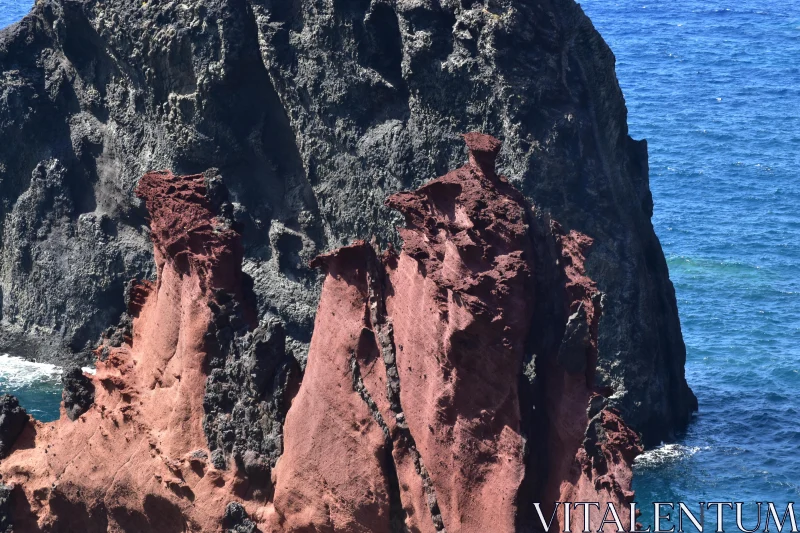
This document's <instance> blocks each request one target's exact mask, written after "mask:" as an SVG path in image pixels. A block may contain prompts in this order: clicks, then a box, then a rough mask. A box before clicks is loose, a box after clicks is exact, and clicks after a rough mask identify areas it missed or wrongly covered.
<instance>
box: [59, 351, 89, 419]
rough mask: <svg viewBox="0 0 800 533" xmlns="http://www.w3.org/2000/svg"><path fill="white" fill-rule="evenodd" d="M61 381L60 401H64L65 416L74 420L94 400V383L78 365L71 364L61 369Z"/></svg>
mask: <svg viewBox="0 0 800 533" xmlns="http://www.w3.org/2000/svg"><path fill="white" fill-rule="evenodd" d="M61 383H62V384H63V385H64V390H63V391H62V393H61V401H62V402H64V410H65V411H66V412H67V418H69V419H70V420H75V419H77V418H78V417H79V416H81V415H82V414H83V413H85V412H86V410H87V409H89V407H91V405H92V403H93V402H94V384H93V383H92V380H90V379H89V378H88V377H86V376H85V375H84V373H83V370H81V367H80V366H78V365H71V366H68V367H67V368H65V369H64V370H63V372H62V374H61Z"/></svg>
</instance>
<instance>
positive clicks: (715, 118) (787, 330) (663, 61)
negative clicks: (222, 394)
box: [0, 0, 800, 523]
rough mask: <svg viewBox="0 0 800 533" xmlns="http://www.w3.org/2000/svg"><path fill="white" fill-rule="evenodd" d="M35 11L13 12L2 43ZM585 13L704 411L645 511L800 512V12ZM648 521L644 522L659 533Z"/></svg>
mask: <svg viewBox="0 0 800 533" xmlns="http://www.w3.org/2000/svg"><path fill="white" fill-rule="evenodd" d="M30 5H31V2H25V1H24V2H20V1H18V0H0V27H3V26H6V25H8V24H10V23H11V22H14V21H15V20H18V19H20V18H21V17H22V16H23V15H24V14H25V13H26V12H27V11H28V9H29V8H30ZM582 6H583V8H584V10H585V11H586V12H587V14H588V15H589V16H590V17H591V19H592V20H593V22H594V24H595V26H596V27H597V29H598V30H599V31H600V33H601V34H602V35H603V37H604V38H605V39H606V41H607V42H608V43H609V45H610V46H611V48H612V50H613V51H614V53H615V55H616V57H617V75H618V77H619V80H620V84H621V86H622V89H623V91H624V93H625V97H626V101H627V105H628V110H629V116H628V121H629V124H630V132H631V135H632V136H633V137H634V138H636V139H642V138H646V139H647V140H648V143H649V150H650V169H651V171H650V181H651V188H652V190H653V197H654V200H655V215H654V217H653V223H654V225H655V228H656V232H657V233H658V235H659V237H660V238H661V242H662V245H663V247H664V251H665V253H666V255H667V259H668V263H669V268H670V273H671V277H672V280H673V282H674V284H675V289H676V292H677V296H678V305H679V307H680V315H681V322H682V327H683V334H684V338H685V341H686V347H687V351H688V357H687V365H686V372H687V378H688V380H689V383H690V385H691V386H692V388H693V389H694V391H695V393H696V394H697V396H698V399H699V401H700V413H699V414H698V416H697V417H696V418H695V420H694V422H693V423H692V425H691V426H690V427H689V430H688V431H687V433H686V434H685V435H683V436H682V437H681V438H680V439H679V441H678V442H677V443H672V444H667V445H665V446H662V447H659V448H656V449H654V450H650V451H648V452H647V453H646V454H645V455H644V456H642V457H641V458H640V459H639V460H637V463H636V475H635V480H634V485H635V487H634V488H635V489H636V492H637V497H636V500H637V501H638V502H640V504H647V505H649V504H650V502H653V501H664V502H677V501H685V502H698V501H744V502H751V501H774V502H784V503H785V502H788V501H793V500H795V499H797V497H798V495H800V478H799V477H798V476H797V472H798V471H800V427H799V426H798V424H797V418H798V412H800V402H798V400H797V393H796V391H797V390H798V386H799V385H800V278H799V277H798V276H797V268H798V265H800V239H799V238H798V237H800V215H799V214H798V212H799V210H798V205H800V179H798V170H797V169H798V168H800V63H799V62H798V59H797V58H800V0H788V1H785V2H781V3H778V2H763V1H757V0H739V1H737V2H723V1H719V0H716V1H703V2H701V1H696V0H671V1H661V2H642V1H633V0H624V1H618V2H613V1H608V0H586V1H584V2H582ZM12 363H13V364H12ZM22 364H23V363H22V362H21V361H19V360H15V359H14V358H8V357H7V356H0V390H13V391H14V392H16V393H18V394H20V396H21V397H22V402H23V404H25V406H26V407H27V408H29V410H30V411H31V412H33V413H34V414H35V415H43V416H42V417H43V418H46V419H47V418H52V417H54V416H57V412H55V413H54V412H53V409H52V408H50V411H49V414H47V413H48V408H47V407H46V403H47V401H51V402H52V401H54V398H55V401H56V405H57V396H58V391H57V376H58V374H59V372H56V371H55V370H53V369H49V367H48V366H45V367H38V370H35V371H32V370H31V368H28V367H22V366H20V365H22ZM21 370H24V372H25V373H26V374H25V376H27V377H26V378H25V379H21V378H20V374H19V372H20V371H21ZM31 376H34V377H35V379H32V378H31ZM48 384H49V385H48ZM26 394H28V396H27V397H26ZM48 394H49V395H51V396H52V395H55V397H54V398H52V397H48V396H47V395H48ZM42 402H44V403H42ZM43 405H44V406H45V407H42V406H43ZM56 409H57V408H56ZM745 509H746V511H745V519H746V520H747V519H748V514H747V513H748V509H750V507H746V508H745ZM643 511H644V516H643V517H642V522H644V523H648V522H650V523H652V522H651V520H652V516H651V512H650V511H649V510H648V509H647V508H644V509H643ZM752 514H754V513H752ZM749 518H753V517H749Z"/></svg>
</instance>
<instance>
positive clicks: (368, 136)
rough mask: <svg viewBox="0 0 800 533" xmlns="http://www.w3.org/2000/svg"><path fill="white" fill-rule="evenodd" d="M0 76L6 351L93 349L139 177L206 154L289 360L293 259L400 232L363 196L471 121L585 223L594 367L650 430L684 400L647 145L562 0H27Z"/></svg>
mask: <svg viewBox="0 0 800 533" xmlns="http://www.w3.org/2000/svg"><path fill="white" fill-rule="evenodd" d="M0 76H2V80H3V81H2V83H1V84H0V146H3V147H4V149H3V150H2V153H0V220H2V225H3V228H2V242H1V243H0V248H1V249H0V313H1V316H0V326H1V327H0V341H2V347H3V348H4V349H11V350H14V351H15V352H17V353H21V354H28V355H38V356H42V355H44V356H46V357H51V358H52V357H55V356H57V355H58V354H60V353H62V352H63V348H64V347H66V348H68V349H69V350H73V351H81V350H84V351H85V350H87V349H91V348H93V347H94V346H95V343H96V340H97V339H98V337H99V336H100V334H101V333H102V332H103V331H105V330H106V329H107V328H108V327H110V326H114V325H115V324H116V322H117V319H118V318H119V316H120V314H121V313H123V311H124V309H125V303H124V298H125V294H126V292H127V291H126V287H127V282H128V280H130V279H132V278H137V279H145V278H149V279H153V274H154V271H155V270H154V263H153V261H152V258H151V253H150V246H149V244H148V242H147V229H146V224H145V222H144V210H143V209H142V208H141V205H140V204H139V202H138V201H137V199H136V198H135V196H134V194H133V189H134V187H135V186H136V183H137V180H138V178H139V176H141V175H142V174H143V173H145V172H147V171H149V170H150V169H152V168H172V169H174V170H175V171H176V172H178V173H193V172H201V171H204V170H205V169H207V168H210V167H218V168H219V169H220V172H221V174H222V175H224V176H225V178H226V182H227V183H228V184H229V186H230V189H231V198H230V202H231V213H230V217H231V218H232V219H234V220H235V221H237V223H240V224H241V225H242V226H243V227H244V228H245V229H246V231H245V232H244V235H245V240H244V243H243V248H244V250H243V253H244V257H245V261H244V270H245V272H246V273H248V274H249V275H250V276H251V277H252V279H253V291H254V294H255V297H256V301H257V305H258V316H266V315H271V316H274V317H276V318H279V319H280V321H281V322H282V323H283V329H284V331H285V334H286V341H285V342H286V346H287V347H288V350H289V351H290V352H291V353H292V354H293V355H294V357H295V358H296V359H297V360H298V361H299V362H300V363H301V364H304V361H305V354H306V350H307V346H308V343H309V340H310V338H311V333H312V330H313V321H314V312H315V310H316V307H317V301H318V297H319V294H320V278H319V276H318V275H317V274H316V273H315V272H314V271H313V270H312V269H310V268H309V267H308V266H307V265H308V261H309V260H310V259H311V258H313V257H314V256H316V255H317V254H319V253H321V252H324V251H326V250H329V249H332V248H335V247H337V246H341V245H343V244H346V243H348V242H351V241H352V240H353V239H355V238H368V237H369V236H370V235H372V234H375V235H376V236H377V237H378V240H379V242H382V243H386V242H394V243H395V244H397V243H399V240H398V237H397V234H396V233H395V231H394V226H395V224H396V223H397V222H398V220H399V219H398V217H397V215H396V214H393V212H392V210H391V209H388V208H387V207H385V206H384V205H383V202H384V199H385V198H386V197H387V196H388V195H389V194H391V193H395V192H397V191H401V190H408V189H410V188H413V187H417V186H419V185H420V184H421V183H422V181H423V180H424V179H426V178H427V177H428V176H434V175H440V174H443V173H444V172H445V171H447V170H448V169H450V168H454V167H456V166H457V165H458V164H460V162H461V161H463V158H464V149H463V145H462V143H461V141H460V138H459V134H460V133H461V132H464V131H470V130H473V129H480V130H481V131H485V132H487V133H491V134H493V135H495V136H496V137H498V138H501V139H503V140H504V142H505V146H506V150H505V151H504V152H503V153H501V155H500V165H501V167H502V168H503V170H504V173H505V174H507V175H508V176H509V177H510V179H511V180H512V182H513V183H514V184H515V185H516V186H517V188H518V189H519V190H521V191H522V193H524V195H525V196H526V197H527V198H528V199H529V200H530V201H531V203H532V204H534V205H536V208H537V211H536V214H535V216H537V217H541V218H542V219H543V220H544V219H546V218H548V217H552V218H553V219H555V220H558V221H559V223H560V224H561V226H562V227H563V228H564V232H565V234H567V235H569V234H571V232H577V233H579V234H581V235H585V236H587V237H588V238H590V239H591V240H592V241H593V243H594V244H593V247H592V252H591V254H589V255H588V256H587V260H586V265H585V268H586V272H587V273H588V275H590V276H591V277H592V278H593V279H594V280H595V282H596V284H597V286H598V290H599V291H601V292H602V293H603V294H604V295H605V304H604V308H603V314H602V318H601V319H600V320H599V323H598V324H597V328H598V330H597V354H596V357H597V368H596V371H595V372H594V374H593V380H594V384H593V385H594V386H597V387H608V388H611V389H613V391H614V392H613V394H612V395H611V397H610V398H609V404H610V405H612V406H613V407H615V408H616V409H618V410H619V411H620V413H622V414H623V415H624V418H625V420H626V421H627V422H629V423H630V424H631V425H632V426H633V427H634V428H636V430H637V431H641V432H642V433H643V434H644V436H645V438H646V439H647V440H649V441H658V440H660V439H662V438H666V437H669V436H670V435H671V434H672V433H673V432H674V431H675V430H677V429H679V428H681V427H682V426H683V425H684V424H685V423H686V421H687V420H688V418H689V415H690V412H691V411H692V409H693V408H694V407H695V400H694V397H693V395H692V393H691V391H690V390H689V388H688V386H687V385H686V382H685V380H684V374H683V364H684V359H685V348H684V345H683V341H682V338H681V333H680V325H679V322H678V316H677V309H676V303H675V297H674V292H673V288H672V285H671V283H670V281H669V278H668V272H667V267H666V263H665V261H664V258H663V254H662V252H661V249H660V245H659V243H658V240H657V239H656V237H655V235H654V233H653V229H652V225H651V223H650V216H651V214H652V201H651V197H650V193H649V188H648V169H647V152H646V145H645V143H644V142H636V141H633V140H632V139H631V138H630V137H629V136H628V135H627V125H626V109H625V106H624V100H623V98H622V94H621V92H620V89H619V86H618V84H617V82H616V78H615V75H614V57H613V55H612V54H611V52H610V50H609V49H608V47H607V46H606V45H605V43H604V42H603V41H602V39H601V38H600V36H599V35H598V34H597V32H596V31H595V30H594V28H593V27H592V25H591V23H590V21H589V20H588V19H587V17H586V16H585V15H584V14H583V12H582V11H581V9H580V8H579V7H578V6H577V5H576V4H575V3H574V1H573V0H542V1H539V2H527V1H522V0H491V1H460V2H459V1H456V0H435V1H424V2H420V1H410V0H372V1H367V0H334V1H332V2H331V1H323V0H286V1H274V0H232V1H228V0H226V1H221V0H211V1H204V2H193V1H187V2H167V1H163V0H150V1H148V2H141V1H138V0H137V1H133V0H119V1H115V2H110V1H108V0H41V1H39V2H37V5H36V7H35V8H34V10H33V12H32V14H31V15H30V16H28V17H27V18H26V19H25V20H24V21H22V22H21V23H19V24H17V25H15V26H12V27H11V28H9V29H6V30H3V31H2V32H1V33H0ZM545 225H546V224H545ZM545 334H546V333H545ZM584 334H585V332H583V331H582V330H571V333H570V336H569V338H570V339H572V340H570V341H569V342H568V343H566V344H565V348H564V350H563V352H562V357H564V358H566V359H565V360H568V361H572V360H575V361H578V360H579V357H576V355H575V354H576V352H575V346H576V344H575V343H578V345H579V344H580V342H582V341H581V339H582V338H583V336H584ZM553 342H554V343H555V342H560V335H559V337H558V339H556V340H555V341H553ZM528 356H530V354H528ZM573 370H574V368H573Z"/></svg>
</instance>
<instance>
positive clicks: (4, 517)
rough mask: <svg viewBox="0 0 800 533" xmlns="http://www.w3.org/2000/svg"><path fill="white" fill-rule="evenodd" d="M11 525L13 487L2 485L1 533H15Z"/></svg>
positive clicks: (0, 488)
mask: <svg viewBox="0 0 800 533" xmlns="http://www.w3.org/2000/svg"><path fill="white" fill-rule="evenodd" d="M11 525H12V524H11V487H6V486H5V485H3V484H2V483H0V533H13V531H14V528H12V527H11Z"/></svg>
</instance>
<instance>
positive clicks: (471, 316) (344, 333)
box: [271, 134, 640, 532]
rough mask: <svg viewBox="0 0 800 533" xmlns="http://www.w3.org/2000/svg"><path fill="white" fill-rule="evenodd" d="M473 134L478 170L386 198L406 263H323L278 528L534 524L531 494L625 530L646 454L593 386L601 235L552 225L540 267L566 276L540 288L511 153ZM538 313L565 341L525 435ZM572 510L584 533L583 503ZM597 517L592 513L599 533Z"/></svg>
mask: <svg viewBox="0 0 800 533" xmlns="http://www.w3.org/2000/svg"><path fill="white" fill-rule="evenodd" d="M465 140H466V142H467V145H468V148H469V153H470V158H469V159H470V160H469V163H468V164H467V165H465V166H464V167H462V168H460V169H458V170H455V171H453V172H450V173H449V174H447V175H445V176H442V177H440V178H438V179H436V180H433V181H432V182H430V183H428V184H427V185H425V186H423V187H422V188H420V189H419V190H417V191H414V192H404V193H399V194H396V195H394V196H392V197H390V198H389V199H388V200H387V205H389V206H390V207H393V208H395V209H397V210H399V211H401V212H402V213H403V214H404V215H405V218H406V227H405V228H403V229H400V236H401V237H402V239H403V247H402V250H401V252H400V254H399V255H397V254H395V253H394V252H393V251H392V250H389V251H387V252H385V253H383V254H381V255H380V256H379V253H378V252H377V251H376V250H374V249H373V248H372V247H371V246H368V245H366V244H364V243H357V244H355V245H353V246H350V247H347V248H343V249H341V250H339V251H337V252H334V253H332V254H328V255H326V256H323V257H320V258H319V259H318V260H317V264H318V265H319V266H321V267H322V268H323V269H325V271H326V273H327V277H326V280H325V285H324V289H323V293H322V299H321V302H320V307H319V312H318V315H317V323H316V326H315V334H314V338H313V340H312V346H311V352H310V354H309V359H308V367H307V370H306V375H305V378H304V381H303V384H302V386H301V388H300V393H299V395H298V397H297V399H296V400H295V403H294V404H293V405H292V408H291V410H290V411H289V414H288V416H287V421H286V426H285V430H286V450H285V452H284V456H283V457H282V458H281V461H280V462H279V463H278V467H277V468H276V470H275V478H276V492H275V500H274V501H275V506H274V513H275V514H274V515H272V518H273V520H274V522H272V523H271V524H272V528H271V530H274V531H284V530H286V531H390V530H396V531H401V530H402V527H403V526H405V527H406V528H408V530H409V531H422V532H429V531H430V532H433V531H441V530H445V529H446V530H448V531H462V532H485V531H497V532H511V531H529V530H533V529H537V525H538V523H537V522H535V521H533V520H531V519H530V513H531V512H532V502H533V501H541V502H544V503H545V505H544V509H545V510H546V511H547V512H548V514H547V516H549V512H550V511H552V504H553V502H556V501H561V502H564V501H594V502H600V503H601V504H604V503H605V502H613V503H615V504H616V505H617V507H618V510H619V515H620V519H621V520H622V521H623V523H625V524H629V516H628V514H627V513H626V508H625V506H626V505H627V503H628V502H629V501H630V499H631V497H632V495H633V493H632V492H631V490H630V484H631V465H632V462H633V459H634V458H635V456H636V455H637V454H638V453H639V452H640V446H639V443H638V439H637V437H636V435H635V434H634V433H633V432H632V431H631V430H629V429H628V428H627V427H626V426H625V424H624V422H623V421H622V420H621V419H620V418H619V416H618V415H617V414H616V413H614V412H612V411H610V410H608V409H605V408H604V404H605V399H604V395H608V394H609V393H610V391H603V390H593V387H592V383H593V373H594V367H595V362H596V357H597V329H598V322H599V319H600V314H601V294H600V293H599V291H598V290H597V288H596V286H595V283H594V282H593V281H592V280H591V279H589V278H588V277H587V276H586V274H585V271H584V266H583V264H584V260H585V257H584V256H585V254H586V253H587V252H588V249H589V247H590V246H591V239H589V238H588V237H586V236H583V235H580V234H577V233H575V232H572V233H568V234H563V232H562V231H561V229H560V227H559V226H558V225H557V224H555V223H554V224H553V226H552V228H551V232H550V237H551V239H552V243H551V244H552V247H553V248H554V249H555V250H556V251H557V254H558V256H557V257H554V258H553V259H554V261H552V262H551V265H550V266H548V267H547V268H550V269H553V271H552V272H550V273H549V277H551V278H553V279H558V280H559V281H558V282H557V283H554V284H553V285H552V286H549V287H548V286H545V287H542V286H541V285H540V286H539V288H538V290H542V289H543V291H542V292H543V294H536V290H537V289H536V288H535V287H536V283H534V277H535V276H536V272H535V270H536V266H535V265H537V264H539V265H541V264H543V263H546V261H542V260H541V258H538V259H539V260H538V261H537V260H535V259H536V258H535V257H534V253H535V251H534V250H536V249H539V248H541V247H537V246H536V243H534V242H533V241H532V237H531V235H532V232H530V231H529V226H528V225H529V224H530V223H532V221H531V220H529V217H528V215H527V213H526V206H525V202H524V200H523V198H522V197H521V195H520V194H519V193H518V192H517V191H516V190H515V189H514V188H513V187H512V186H511V185H510V184H509V183H508V181H507V180H506V179H505V178H504V177H502V176H498V175H497V174H496V172H495V168H494V165H495V157H496V156H497V154H498V152H499V150H500V144H499V142H497V141H496V140H495V139H493V138H491V137H488V136H484V135H480V134H469V135H466V136H465ZM555 260H557V263H556V261H555ZM554 264H557V266H552V265H554ZM545 277H547V276H545ZM537 298H544V299H549V300H552V301H553V302H556V303H557V304H558V305H562V306H563V310H562V312H561V313H560V314H559V315H557V316H563V320H562V321H561V322H560V323H559V321H558V320H554V319H553V317H551V316H536V313H535V305H534V304H535V302H536V299H537ZM537 320H540V321H548V322H547V323H544V324H538V326H539V328H538V330H542V329H548V328H550V329H553V330H555V331H563V338H562V339H561V342H560V343H558V344H556V349H553V350H550V352H543V353H541V354H538V355H537V356H536V357H535V358H534V361H533V365H534V366H535V368H536V372H537V374H538V375H540V378H539V386H540V388H541V389H542V393H541V395H540V396H539V397H538V401H537V404H536V405H533V406H531V405H526V406H524V408H527V409H531V408H536V409H539V410H540V411H541V412H542V413H543V415H541V416H540V418H538V419H537V420H538V422H539V423H538V425H536V426H535V427H533V428H528V430H527V431H526V430H523V427H522V422H521V418H522V415H521V411H522V409H523V406H522V405H521V404H520V391H519V383H520V378H521V373H522V370H523V363H524V361H525V353H526V350H527V349H529V347H530V346H536V345H540V344H541V343H539V342H538V339H535V338H531V336H532V333H531V331H532V327H531V325H532V322H535V321H537ZM531 454H536V455H539V457H538V458H537V459H536V460H533V461H530V460H529V455H531ZM525 484H527V486H528V487H532V489H530V488H529V489H528V491H527V492H526V491H524V490H523V486H524V485H525ZM548 508H549V509H548ZM603 509H605V507H604V506H603ZM558 517H559V518H558V522H559V524H560V526H561V527H562V528H563V525H564V515H563V511H561V512H560V514H559V515H558ZM571 518H572V524H577V525H578V527H582V522H583V515H582V513H581V512H580V510H578V511H573V513H572V515H571ZM602 518H603V517H602V515H598V513H597V512H595V513H594V514H592V515H591V519H590V523H591V524H592V526H593V527H594V528H595V529H596V528H597V527H598V526H599V524H600V521H601V520H602ZM539 527H540V526H539Z"/></svg>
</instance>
